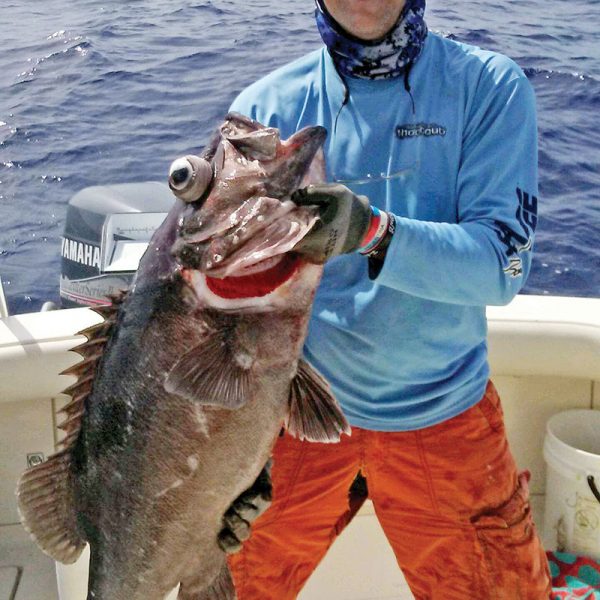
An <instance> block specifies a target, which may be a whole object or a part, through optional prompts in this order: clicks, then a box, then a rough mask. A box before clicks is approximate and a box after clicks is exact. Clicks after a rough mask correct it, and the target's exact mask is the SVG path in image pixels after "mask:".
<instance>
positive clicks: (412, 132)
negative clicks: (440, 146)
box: [396, 123, 446, 140]
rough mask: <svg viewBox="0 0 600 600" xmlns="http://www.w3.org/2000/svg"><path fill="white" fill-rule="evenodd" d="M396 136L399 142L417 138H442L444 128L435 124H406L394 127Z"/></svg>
mask: <svg viewBox="0 0 600 600" xmlns="http://www.w3.org/2000/svg"><path fill="white" fill-rule="evenodd" d="M396 135H397V136H398V137H399V138H400V139H401V140H404V139H407V138H414V137H419V136H423V137H432V136H434V135H439V136H441V137H444V136H445V135H446V128H445V127H443V126H442V125H438V124H437V123H407V124H405V125H398V127H396Z"/></svg>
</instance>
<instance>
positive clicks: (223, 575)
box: [177, 563, 236, 600]
mask: <svg viewBox="0 0 600 600" xmlns="http://www.w3.org/2000/svg"><path fill="white" fill-rule="evenodd" d="M235 599H236V594H235V588H234V586H233V580H232V578H231V573H230V572H229V568H228V566H227V563H223V567H222V568H221V570H220V571H219V574H218V575H217V576H216V577H215V578H214V580H213V582H212V583H211V584H210V585H209V586H208V587H203V586H201V585H200V582H198V581H196V580H195V579H192V580H189V579H186V580H184V581H182V582H181V586H180V588H179V594H178V595H177V600H235Z"/></svg>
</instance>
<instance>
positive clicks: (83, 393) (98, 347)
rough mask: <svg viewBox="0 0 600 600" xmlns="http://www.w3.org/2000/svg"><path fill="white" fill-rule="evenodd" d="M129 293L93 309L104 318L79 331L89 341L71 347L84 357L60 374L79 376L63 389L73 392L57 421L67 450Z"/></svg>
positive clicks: (72, 441) (69, 394) (79, 423)
mask: <svg viewBox="0 0 600 600" xmlns="http://www.w3.org/2000/svg"><path fill="white" fill-rule="evenodd" d="M126 294H127V292H120V293H118V294H114V295H112V296H109V299H110V301H111V304H107V305H104V306H98V307H95V308H93V309H92V310H94V312H96V313H98V314H99V315H101V316H102V317H103V318H104V321H102V322H101V323H98V324H96V325H92V326H91V327H87V328H86V329H83V330H82V331H80V332H78V335H83V336H85V338H86V341H85V342H84V343H83V344H80V345H79V346H76V347H75V348H71V351H72V352H76V353H77V354H79V355H80V356H81V357H82V358H83V360H80V361H79V362H78V363H76V364H74V365H73V366H71V367H69V368H67V369H65V370H64V371H62V373H61V375H75V376H76V377H77V380H76V381H75V383H74V384H72V385H70V386H69V387H67V388H66V389H64V390H63V392H62V393H63V394H66V395H67V396H71V401H70V402H69V403H68V404H67V405H66V406H64V407H63V408H62V409H61V410H60V411H59V412H62V413H65V414H66V418H65V419H64V420H63V421H62V422H61V423H60V424H59V425H58V428H59V429H62V430H63V431H64V432H65V433H66V435H65V437H64V438H63V439H62V440H61V441H60V446H61V447H62V448H63V449H64V450H68V449H69V448H70V447H71V446H72V444H73V443H74V441H75V440H76V439H77V436H78V435H79V430H80V429H81V420H82V418H83V415H84V413H85V400H86V398H87V397H88V395H89V394H90V392H91V390H92V386H93V383H94V377H95V374H96V370H97V368H98V364H99V362H100V359H101V358H102V354H103V351H104V347H105V346H106V343H107V341H108V340H109V339H110V337H111V335H112V332H113V329H114V327H115V325H116V323H117V316H118V314H119V309H120V305H121V304H122V303H123V301H124V299H125V297H126Z"/></svg>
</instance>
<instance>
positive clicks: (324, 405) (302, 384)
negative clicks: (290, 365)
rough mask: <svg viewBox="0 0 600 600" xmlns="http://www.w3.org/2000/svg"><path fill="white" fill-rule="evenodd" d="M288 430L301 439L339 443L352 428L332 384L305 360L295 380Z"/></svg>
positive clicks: (287, 421) (291, 391) (299, 362)
mask: <svg viewBox="0 0 600 600" xmlns="http://www.w3.org/2000/svg"><path fill="white" fill-rule="evenodd" d="M288 408H289V410H288V416H287V419H286V422H285V428H286V429H287V431H288V432H289V433H290V434H292V435H293V436H295V437H297V438H298V439H300V440H308V441H311V442H338V441H339V440H340V437H341V435H342V433H346V434H348V435H349V434H350V425H349V424H348V421H346V417H344V414H343V413H342V410H341V409H340V407H339V405H338V403H337V400H336V399H335V398H334V397H333V395H332V393H331V389H330V387H329V384H328V383H327V381H325V379H323V377H322V376H321V375H320V374H319V373H317V371H316V370H315V369H314V368H313V367H311V366H310V365H309V364H308V363H307V362H306V361H305V360H303V359H300V360H299V361H298V371H297V373H296V377H295V378H294V379H293V381H292V385H291V388H290V397H289V407H288Z"/></svg>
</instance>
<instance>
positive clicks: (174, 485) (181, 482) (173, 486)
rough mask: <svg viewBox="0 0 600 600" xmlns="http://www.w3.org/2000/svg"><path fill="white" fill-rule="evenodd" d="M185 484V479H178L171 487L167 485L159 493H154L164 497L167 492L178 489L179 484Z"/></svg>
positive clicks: (156, 496) (155, 495) (156, 495)
mask: <svg viewBox="0 0 600 600" xmlns="http://www.w3.org/2000/svg"><path fill="white" fill-rule="evenodd" d="M182 484H183V479H176V480H175V481H174V482H173V483H172V484H171V485H170V486H169V487H166V488H165V489H164V490H161V491H160V492H158V494H154V497H155V498H162V497H163V496H164V495H165V494H168V493H169V492H170V491H171V490H175V489H177V488H178V487H179V486H181V485H182Z"/></svg>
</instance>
